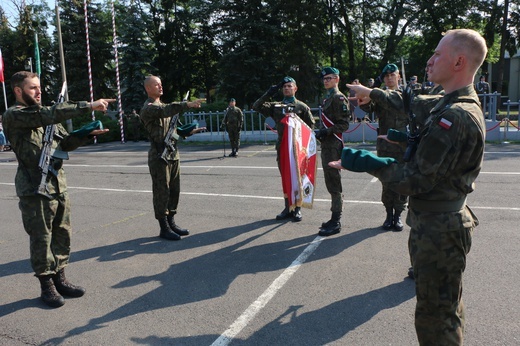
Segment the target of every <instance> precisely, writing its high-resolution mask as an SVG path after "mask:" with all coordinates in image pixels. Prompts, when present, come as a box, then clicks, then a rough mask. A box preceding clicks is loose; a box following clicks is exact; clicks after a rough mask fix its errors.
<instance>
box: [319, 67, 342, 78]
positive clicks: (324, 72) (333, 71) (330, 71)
mask: <svg viewBox="0 0 520 346" xmlns="http://www.w3.org/2000/svg"><path fill="white" fill-rule="evenodd" d="M328 74H336V75H339V70H338V69H337V68H335V67H330V66H329V67H325V68H324V69H323V70H322V71H321V75H322V76H326V75H328Z"/></svg>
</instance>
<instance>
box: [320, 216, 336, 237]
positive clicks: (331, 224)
mask: <svg viewBox="0 0 520 346" xmlns="http://www.w3.org/2000/svg"><path fill="white" fill-rule="evenodd" d="M340 220H341V213H338V212H333V213H332V217H331V218H330V220H329V221H327V222H325V223H324V224H323V225H322V227H321V229H320V231H319V232H318V234H319V235H321V236H322V237H328V236H331V235H334V234H338V233H339V232H340V231H341V222H340Z"/></svg>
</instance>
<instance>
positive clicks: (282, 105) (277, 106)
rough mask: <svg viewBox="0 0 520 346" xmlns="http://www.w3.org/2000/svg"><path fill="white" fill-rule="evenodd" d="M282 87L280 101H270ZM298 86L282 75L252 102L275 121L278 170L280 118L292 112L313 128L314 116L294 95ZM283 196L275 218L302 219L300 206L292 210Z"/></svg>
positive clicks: (292, 80)
mask: <svg viewBox="0 0 520 346" xmlns="http://www.w3.org/2000/svg"><path fill="white" fill-rule="evenodd" d="M280 88H282V91H283V100H282V101H281V102H272V101H270V99H271V97H273V96H274V95H276V93H278V90H279V89H280ZM297 90H298V87H297V86H296V81H295V80H294V79H293V78H291V77H284V79H283V80H282V81H281V82H280V83H279V84H278V85H273V86H271V87H270V88H269V90H267V91H266V93H265V94H264V95H262V96H261V97H260V98H259V99H258V100H256V101H255V103H254V104H253V109H254V110H255V111H257V112H259V113H261V114H263V115H264V116H266V117H271V118H273V119H274V121H275V123H276V131H277V133H278V140H277V141H276V162H277V163H278V170H280V145H281V143H282V138H283V132H284V127H285V125H284V124H283V123H282V122H281V120H282V119H283V118H284V117H285V112H292V113H294V114H296V115H297V116H299V117H300V119H302V120H303V122H304V123H306V124H307V125H308V126H309V127H310V128H311V129H313V128H314V117H313V116H312V113H311V109H310V108H309V106H307V105H306V104H305V103H304V102H302V101H300V100H297V99H296V97H295V95H296V91H297ZM284 197H285V208H284V209H283V210H282V212H281V213H280V214H278V215H276V220H283V219H287V218H292V219H293V221H297V222H298V221H301V220H302V212H301V206H296V208H295V209H294V211H290V210H289V200H288V198H287V196H284Z"/></svg>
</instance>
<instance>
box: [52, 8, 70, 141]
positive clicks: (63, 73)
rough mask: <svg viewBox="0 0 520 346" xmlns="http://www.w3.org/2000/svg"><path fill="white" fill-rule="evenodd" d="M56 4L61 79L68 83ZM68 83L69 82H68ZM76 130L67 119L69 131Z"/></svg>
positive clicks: (65, 96) (58, 12)
mask: <svg viewBox="0 0 520 346" xmlns="http://www.w3.org/2000/svg"><path fill="white" fill-rule="evenodd" d="M55 6H56V28H57V29H58V44H59V45H58V46H59V51H60V65H61V79H62V80H63V83H67V71H66V69H65V53H64V51H63V40H62V39H61V22H60V9H59V7H58V1H56V2H55ZM67 85H68V84H67ZM63 100H64V101H68V100H69V91H68V88H67V90H65V95H64V99H63ZM73 130H74V128H73V126H72V120H71V119H67V131H69V132H72V131H73Z"/></svg>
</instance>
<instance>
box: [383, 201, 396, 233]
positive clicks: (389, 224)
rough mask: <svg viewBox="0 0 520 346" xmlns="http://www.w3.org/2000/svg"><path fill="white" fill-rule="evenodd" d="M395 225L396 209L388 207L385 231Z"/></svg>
mask: <svg viewBox="0 0 520 346" xmlns="http://www.w3.org/2000/svg"><path fill="white" fill-rule="evenodd" d="M393 223H394V208H392V207H386V219H385V222H383V229H386V230H388V229H390V228H392V226H393Z"/></svg>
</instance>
